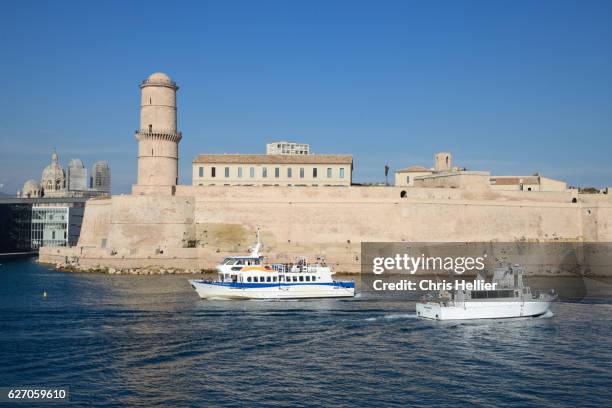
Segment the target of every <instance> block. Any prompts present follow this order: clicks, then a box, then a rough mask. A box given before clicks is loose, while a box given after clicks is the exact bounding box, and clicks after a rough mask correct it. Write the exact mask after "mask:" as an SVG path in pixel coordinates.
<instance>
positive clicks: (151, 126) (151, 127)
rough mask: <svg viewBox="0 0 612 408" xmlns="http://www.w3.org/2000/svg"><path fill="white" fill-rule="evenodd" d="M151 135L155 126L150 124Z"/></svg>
mask: <svg viewBox="0 0 612 408" xmlns="http://www.w3.org/2000/svg"><path fill="white" fill-rule="evenodd" d="M149 133H153V125H151V124H149Z"/></svg>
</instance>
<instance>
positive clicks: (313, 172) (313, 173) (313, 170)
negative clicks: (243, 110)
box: [312, 167, 317, 178]
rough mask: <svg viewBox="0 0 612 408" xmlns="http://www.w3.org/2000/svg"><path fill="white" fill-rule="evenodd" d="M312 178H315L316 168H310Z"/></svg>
mask: <svg viewBox="0 0 612 408" xmlns="http://www.w3.org/2000/svg"><path fill="white" fill-rule="evenodd" d="M312 178H317V168H316V167H313V168H312Z"/></svg>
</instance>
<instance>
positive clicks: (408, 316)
mask: <svg viewBox="0 0 612 408" xmlns="http://www.w3.org/2000/svg"><path fill="white" fill-rule="evenodd" d="M396 319H418V317H417V315H416V313H391V314H386V315H383V316H379V317H368V318H367V319H365V320H366V321H367V322H374V321H377V320H396Z"/></svg>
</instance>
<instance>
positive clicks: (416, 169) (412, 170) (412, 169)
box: [396, 166, 431, 173]
mask: <svg viewBox="0 0 612 408" xmlns="http://www.w3.org/2000/svg"><path fill="white" fill-rule="evenodd" d="M424 171H431V170H430V169H428V168H426V167H423V166H410V167H406V168H405V169H400V170H397V171H396V173H422V172H424Z"/></svg>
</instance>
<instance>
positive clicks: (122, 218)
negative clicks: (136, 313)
mask: <svg viewBox="0 0 612 408" xmlns="http://www.w3.org/2000/svg"><path fill="white" fill-rule="evenodd" d="M402 196H405V197H402ZM574 199H575V201H576V202H573V201H574ZM610 220H612V200H610V198H609V197H608V196H602V195H598V196H588V195H577V194H576V193H575V192H570V191H568V192H521V191H493V190H491V189H463V188H435V187H432V188H425V187H357V186H353V187H242V186H233V187H228V186H176V193H175V195H174V196H169V195H132V196H113V197H112V198H109V199H94V200H90V201H88V202H87V206H86V210H85V216H84V222H83V226H82V232H81V237H80V240H79V243H78V245H77V246H76V247H73V248H41V252H40V261H41V262H50V263H59V264H63V263H66V262H67V261H68V263H72V264H78V267H80V268H98V267H101V268H106V267H111V268H119V269H126V268H150V269H154V268H173V269H181V270H201V269H213V268H214V266H215V264H216V263H217V262H218V261H219V260H220V258H221V257H223V256H224V255H236V254H242V253H245V252H246V250H247V248H248V247H249V246H251V245H252V244H253V242H254V239H255V231H256V229H257V227H259V228H260V229H261V234H262V241H263V243H264V250H265V253H266V255H267V256H268V257H269V258H270V259H271V260H278V261H290V260H293V259H294V258H295V257H296V256H299V255H306V256H309V257H314V256H317V255H320V256H324V257H325V259H326V260H327V262H328V263H329V264H331V265H333V266H334V267H335V269H336V270H337V271H342V272H349V273H356V272H359V269H360V259H359V257H360V244H361V242H368V241H370V242H371V241H374V242H376V241H384V242H387V241H398V242H401V241H405V242H410V241H413V242H457V241H460V242H465V241H467V242H469V241H473V242H483V241H484V242H488V241H498V242H509V241H525V240H527V241H534V242H549V241H550V242H554V241H569V242H612V225H611V221H610Z"/></svg>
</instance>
